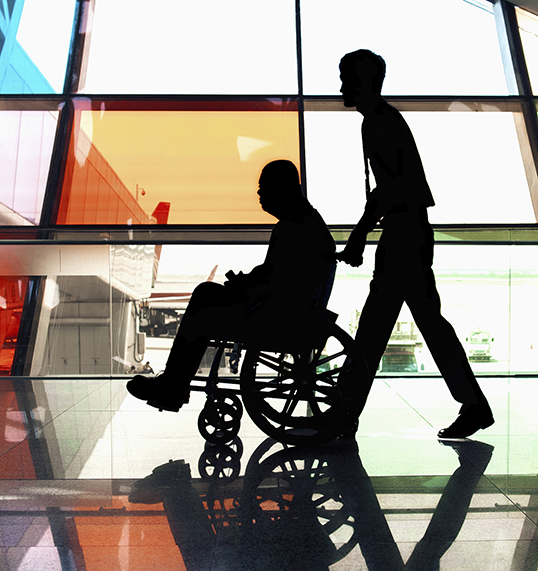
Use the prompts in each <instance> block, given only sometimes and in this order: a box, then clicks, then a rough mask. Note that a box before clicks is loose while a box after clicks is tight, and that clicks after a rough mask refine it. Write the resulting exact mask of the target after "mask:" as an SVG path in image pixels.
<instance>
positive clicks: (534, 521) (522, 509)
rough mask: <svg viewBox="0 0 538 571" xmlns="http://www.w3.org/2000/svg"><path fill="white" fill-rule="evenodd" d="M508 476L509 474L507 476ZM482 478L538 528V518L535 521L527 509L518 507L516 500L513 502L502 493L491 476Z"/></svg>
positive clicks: (484, 475)
mask: <svg viewBox="0 0 538 571" xmlns="http://www.w3.org/2000/svg"><path fill="white" fill-rule="evenodd" d="M507 475H508V474H507ZM482 477H483V478H485V479H486V480H487V481H488V482H489V484H491V486H493V487H494V488H495V489H496V490H497V491H498V492H499V494H500V495H501V496H503V497H504V498H505V499H506V500H507V501H508V502H509V503H510V504H512V505H513V506H514V508H516V509H517V510H518V511H519V512H521V514H522V515H523V516H525V518H527V519H528V520H529V521H530V522H531V523H532V524H533V525H535V526H536V527H538V517H537V518H536V520H535V519H533V518H532V517H531V516H530V515H529V514H528V513H526V511H525V509H524V508H523V507H521V506H520V505H518V504H517V503H516V502H515V501H514V500H512V499H511V498H510V496H509V495H507V494H506V493H505V492H503V491H502V489H501V488H499V486H497V485H496V484H495V483H494V482H493V480H491V479H490V478H489V476H487V475H486V474H482Z"/></svg>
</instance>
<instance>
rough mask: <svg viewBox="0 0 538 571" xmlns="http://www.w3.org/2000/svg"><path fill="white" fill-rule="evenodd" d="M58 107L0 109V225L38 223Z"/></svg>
mask: <svg viewBox="0 0 538 571" xmlns="http://www.w3.org/2000/svg"><path fill="white" fill-rule="evenodd" d="M57 123H58V112H57V111H0V165H1V168H0V225H23V226H26V225H31V224H38V223H39V217H40V215H41V208H42V204H43V196H44V194H45V186H46V184H47V176H48V172H49V165H50V160H51V155H52V147H53V143H54V135H55V132H56V126H57Z"/></svg>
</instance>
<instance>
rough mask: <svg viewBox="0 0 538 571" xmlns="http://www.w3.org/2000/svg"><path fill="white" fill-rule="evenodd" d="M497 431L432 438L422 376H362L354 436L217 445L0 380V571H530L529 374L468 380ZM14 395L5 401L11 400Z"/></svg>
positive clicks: (65, 392)
mask: <svg viewBox="0 0 538 571" xmlns="http://www.w3.org/2000/svg"><path fill="white" fill-rule="evenodd" d="M481 384H482V386H483V388H484V391H485V392H486V394H487V395H488V397H489V399H490V402H491V404H492V408H493V409H494V413H495V416H496V424H495V425H494V426H492V427H491V428H489V429H488V430H486V431H482V432H480V433H478V434H477V435H476V436H475V438H474V439H473V441H470V440H468V441H462V442H452V443H440V442H439V441H438V440H437V439H436V437H435V435H436V432H437V429H438V428H440V427H442V426H445V425H446V424H449V423H450V422H451V421H452V420H453V418H454V417H455V415H456V412H457V407H456V406H455V405H454V404H453V403H451V402H450V397H449V395H448V391H447V389H446V388H445V386H444V384H443V382H442V381H441V380H438V379H424V380H416V379H385V380H378V381H376V383H375V385H374V389H373V391H372V394H371V396H370V400H369V402H368V408H367V410H366V411H365V413H364V414H363V416H362V418H361V425H360V429H359V433H358V436H357V440H356V442H345V441H343V442H337V443H333V444H329V445H324V446H319V447H316V448H311V449H310V448H300V447H284V446H283V445H280V444H277V443H275V442H274V441H272V440H269V439H267V438H266V437H265V436H264V434H263V433H261V432H260V431H259V430H258V429H257V428H256V427H255V426H254V425H253V423H252V421H251V420H250V419H249V418H248V417H247V415H246V414H245V415H244V416H243V419H242V425H241V431H240V433H239V437H238V438H237V439H236V440H235V441H234V442H233V443H232V445H231V446H229V447H215V446H209V445H206V444H205V442H204V441H203V439H202V438H201V437H200V436H199V433H198V429H197V417H198V412H199V410H201V408H202V406H203V403H204V396H203V394H202V393H193V395H192V397H191V402H190V403H189V404H188V405H186V406H185V407H184V409H182V410H181V411H180V413H179V414H173V413H158V412H157V411H155V410H154V409H150V408H148V407H147V406H146V405H145V404H144V403H142V402H139V401H136V399H134V398H132V397H131V396H129V395H128V394H127V393H126V391H125V389H124V381H120V380H85V381H84V380H77V381H70V380H46V381H33V382H25V383H20V384H19V385H17V386H15V387H14V386H13V385H12V383H11V381H8V380H2V381H0V399H1V404H2V415H3V427H2V428H3V430H2V433H3V440H2V442H1V443H0V447H1V448H0V453H1V454H2V456H1V464H0V466H1V468H0V475H1V477H2V480H1V481H0V494H1V497H2V503H1V508H0V524H1V527H0V541H1V546H2V549H1V551H0V570H2V571H4V570H9V571H12V570H28V571H41V570H43V571H45V570H46V571H48V570H58V571H59V570H62V571H65V570H77V571H79V570H86V571H93V570H98V571H103V570H106V571H109V570H118V571H134V570H137V571H138V570H140V571H146V570H148V571H149V570H159V571H160V570H168V569H187V570H188V571H206V570H207V571H209V570H212V571H213V570H215V571H216V570H219V571H220V570H234V571H236V570H241V569H245V570H249V571H251V570H253V571H254V570H255V571H265V570H271V571H282V570H293V571H297V570H305V571H306V570H308V571H311V570H313V571H316V570H325V569H331V570H335V571H336V570H338V571H340V570H348V569H349V570H354V571H356V570H363V569H364V570H366V569H368V570H370V571H374V570H375V571H380V570H381V571H393V570H395V571H396V570H403V569H407V570H414V571H433V570H436V569H442V570H457V571H463V570H465V571H467V570H468V571H531V570H532V571H536V570H537V569H538V476H537V474H538V459H537V452H538V424H537V422H536V402H537V399H536V397H537V396H538V380H536V379H514V378H511V379H484V380H482V381H481ZM14 389H16V392H15V390H14Z"/></svg>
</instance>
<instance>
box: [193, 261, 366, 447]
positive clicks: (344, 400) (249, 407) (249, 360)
mask: <svg viewBox="0 0 538 571" xmlns="http://www.w3.org/2000/svg"><path fill="white" fill-rule="evenodd" d="M335 273H336V262H331V264H330V267H329V269H328V271H327V279H326V281H325V283H324V284H320V285H319V287H318V289H317V292H316V295H314V296H288V295H285V294H284V295H276V296H274V297H273V298H271V299H270V300H268V301H264V302H263V303H260V304H259V305H258V306H256V307H254V308H253V309H252V310H251V311H250V312H249V314H248V315H247V316H246V317H245V323H244V324H242V325H243V326H242V327H234V328H233V329H232V330H231V332H230V338H229V339H228V340H214V341H211V342H210V343H209V347H212V348H213V349H214V358H213V361H212V365H211V367H210V371H209V374H208V375H207V376H198V375H197V376H195V377H194V379H193V380H192V382H191V386H190V388H191V390H200V391H205V393H206V395H207V398H206V403H205V406H204V407H203V409H202V411H201V413H200V415H199V418H198V429H199V432H200V434H201V435H202V437H203V438H204V439H205V440H206V441H207V442H210V443H212V444H226V443H228V442H231V441H232V440H233V439H234V438H235V437H236V436H237V434H238V432H239V429H240V424H241V418H242V415H243V411H244V409H245V410H246V412H247V413H248V415H249V417H250V419H251V420H252V421H253V422H254V424H255V425H256V426H257V427H258V428H259V429H261V430H262V431H263V432H264V433H265V434H266V435H267V436H269V437H271V438H273V439H275V440H277V441H278V442H281V443H284V444H293V445H317V444H323V443H326V442H330V441H332V440H334V439H335V438H337V437H338V436H340V435H341V434H342V432H343V431H344V430H345V428H346V427H347V426H348V423H349V422H350V420H351V419H352V418H353V403H354V391H355V390H356V388H357V386H358V385H359V384H360V380H361V378H367V377H368V369H367V365H366V362H365V359H364V356H363V355H362V353H361V351H360V349H359V348H358V347H357V346H356V343H355V341H354V339H353V338H352V337H351V336H350V335H349V334H348V333H347V332H345V331H344V330H343V329H341V328H340V327H339V326H338V325H337V324H336V319H337V318H338V315H337V314H336V313H333V312H332V311H329V310H328V309H327V307H326V306H327V302H328V299H329V296H330V292H331V290H332V285H333V282H334V277H335ZM288 310H289V311H288ZM279 314H280V315H282V314H284V315H287V316H288V317H286V319H285V320H284V321H279V322H278V323H277V322H275V317H274V316H275V315H279ZM276 319H277V320H278V318H276ZM271 321H272V323H271ZM267 322H269V325H268V324H267ZM253 324H256V325H255V326H254V327H252V325H253ZM239 329H240V330H242V333H241V334H236V333H235V332H237V331H238V330H239ZM245 331H248V334H245ZM275 332H278V333H277V334H275ZM223 358H224V360H225V359H227V360H228V367H229V370H230V371H231V373H230V374H225V375H220V376H219V369H220V368H221V367H220V365H221V364H222V362H223ZM225 362H226V361H225Z"/></svg>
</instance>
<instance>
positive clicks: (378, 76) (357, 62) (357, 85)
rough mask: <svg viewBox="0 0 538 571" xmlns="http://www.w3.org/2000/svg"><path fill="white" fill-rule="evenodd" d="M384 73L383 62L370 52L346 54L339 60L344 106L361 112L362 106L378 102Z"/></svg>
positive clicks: (379, 57)
mask: <svg viewBox="0 0 538 571" xmlns="http://www.w3.org/2000/svg"><path fill="white" fill-rule="evenodd" d="M385 71H386V64H385V60H384V59H383V58H382V57H381V56H378V55H377V54H374V53H373V52H371V51H370V50H357V51H356V52H351V53H349V54H346V55H345V56H344V57H343V58H342V59H341V60H340V79H341V80H342V87H341V89H340V92H341V93H342V96H343V98H344V105H345V106H346V107H357V109H358V110H359V111H361V108H363V107H364V106H368V105H371V104H372V102H374V101H377V100H379V98H380V97H381V87H382V86H383V80H384V79H385Z"/></svg>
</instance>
